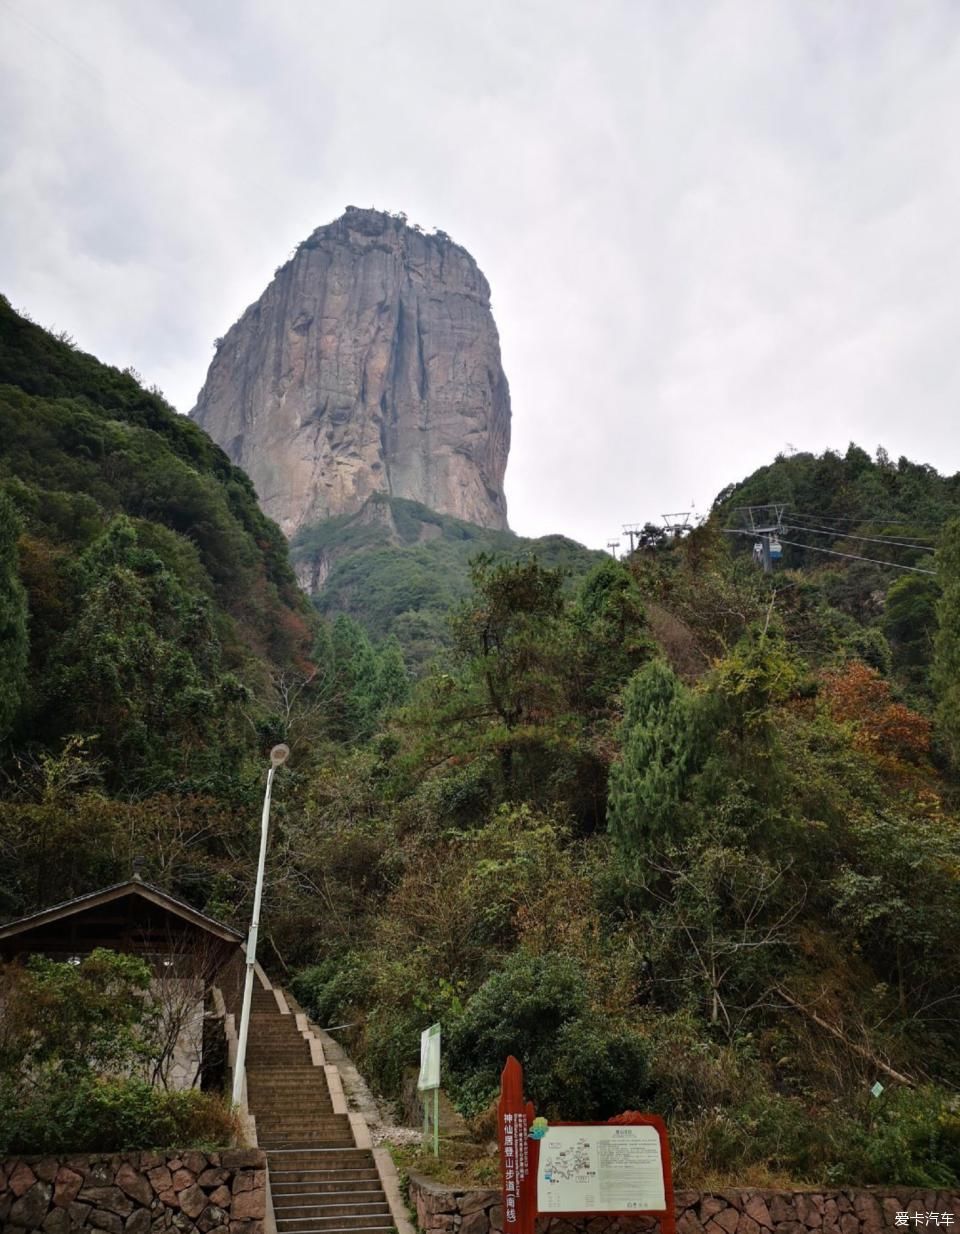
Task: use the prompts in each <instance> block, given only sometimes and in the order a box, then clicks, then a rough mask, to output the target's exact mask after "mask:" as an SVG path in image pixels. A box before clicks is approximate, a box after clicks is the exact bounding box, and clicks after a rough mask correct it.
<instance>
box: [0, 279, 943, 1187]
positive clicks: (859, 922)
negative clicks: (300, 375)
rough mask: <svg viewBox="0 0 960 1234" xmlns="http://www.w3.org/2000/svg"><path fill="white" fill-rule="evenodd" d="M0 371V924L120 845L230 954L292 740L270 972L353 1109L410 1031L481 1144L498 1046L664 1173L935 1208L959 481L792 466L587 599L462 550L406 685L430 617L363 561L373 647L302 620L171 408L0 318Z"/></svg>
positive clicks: (546, 1099)
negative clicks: (292, 996)
mask: <svg viewBox="0 0 960 1234" xmlns="http://www.w3.org/2000/svg"><path fill="white" fill-rule="evenodd" d="M0 382H2V383H3V384H2V385H0V422H2V426H3V434H2V437H0V489H2V496H0V641H2V649H0V650H2V654H0V672H2V673H3V687H2V694H0V701H2V707H0V726H2V731H0V738H2V743H3V744H2V770H3V779H2V783H0V919H3V918H8V917H13V916H16V915H18V914H19V913H21V912H26V911H29V910H30V909H33V908H36V907H39V906H42V905H44V904H48V903H51V902H54V901H57V900H60V899H63V898H65V897H66V896H69V895H72V894H78V893H80V892H83V891H89V890H92V889H94V888H96V887H98V886H101V885H103V884H105V883H107V882H110V881H112V880H114V879H116V878H120V877H127V876H128V875H129V873H130V870H131V867H132V862H133V860H134V858H139V859H140V860H141V862H142V868H143V873H144V877H146V878H148V879H150V880H151V881H153V882H156V883H158V884H160V885H162V886H164V887H167V888H169V889H170V890H173V891H175V892H176V893H177V894H179V895H182V896H184V897H185V898H187V899H188V900H190V901H191V902H192V903H195V904H196V905H197V906H198V907H201V908H205V909H206V910H207V911H208V912H211V913H213V914H214V915H217V916H221V917H223V918H224V919H225V920H229V921H232V922H234V923H236V924H237V925H239V926H241V927H242V926H243V925H244V924H245V922H246V920H247V919H248V913H249V898H248V897H249V889H250V886H251V882H252V871H253V864H254V859H255V845H256V835H257V830H258V822H259V800H260V793H261V791H262V783H263V771H264V753H265V751H266V750H267V749H269V746H270V745H271V744H272V742H274V741H275V740H278V739H285V740H287V741H288V742H289V743H290V745H291V746H292V751H293V753H292V756H291V759H290V763H289V767H288V768H285V769H284V770H283V771H282V772H281V773H280V774H279V776H278V779H277V783H276V786H275V799H274V802H275V804H274V813H273V832H272V843H271V850H270V854H269V858H268V880H267V888H266V895H265V900H264V909H263V929H262V932H261V940H262V948H263V950H262V953H261V954H262V958H263V960H264V963H265V964H266V965H267V966H268V968H270V969H272V970H274V971H275V972H276V973H277V975H278V976H279V977H280V978H281V980H283V981H284V982H285V983H288V984H291V985H292V986H293V988H294V990H295V991H296V992H297V994H298V996H299V997H300V999H301V1000H302V1001H303V1002H304V1003H306V1004H307V1005H308V1006H309V1007H310V1009H311V1011H312V1012H313V1014H314V1015H315V1016H316V1017H317V1019H318V1021H319V1022H320V1023H321V1024H325V1025H348V1026H350V1027H349V1028H348V1029H347V1030H346V1042H347V1044H348V1046H349V1048H350V1049H351V1051H352V1052H353V1053H354V1055H355V1057H356V1060H357V1062H358V1063H359V1065H360V1066H361V1067H362V1069H363V1070H364V1072H365V1074H366V1075H367V1077H368V1078H369V1079H370V1080H371V1082H372V1083H374V1084H375V1085H376V1086H377V1087H378V1088H379V1089H380V1090H381V1091H383V1092H385V1093H388V1094H394V1093H396V1092H397V1091H398V1090H399V1088H400V1085H401V1083H402V1080H403V1075H404V1071H405V1069H406V1068H408V1067H410V1066H413V1065H415V1064H416V1061H417V1057H418V1048H419V1034H420V1031H421V1030H422V1028H423V1027H425V1026H426V1025H427V1024H429V1023H431V1022H433V1021H434V1020H439V1021H440V1022H441V1023H442V1025H443V1033H444V1043H445V1044H444V1051H445V1068H446V1070H445V1082H446V1084H447V1085H448V1088H449V1091H450V1093H451V1096H452V1097H453V1098H454V1100H455V1101H456V1102H457V1103H458V1105H459V1106H460V1108H461V1109H462V1110H463V1111H464V1112H465V1113H466V1114H468V1115H469V1116H471V1117H472V1118H474V1119H475V1122H474V1123H473V1126H474V1129H475V1131H476V1134H477V1138H478V1142H479V1143H482V1142H483V1141H484V1139H485V1138H489V1130H490V1123H489V1117H490V1113H489V1112H490V1102H491V1098H492V1096H493V1093H494V1091H495V1088H496V1083H497V1077H498V1074H499V1070H500V1067H501V1066H502V1063H503V1059H504V1057H505V1055H506V1054H507V1053H508V1052H513V1053H515V1054H517V1055H518V1056H519V1057H521V1058H522V1059H523V1061H524V1064H525V1067H526V1074H527V1080H528V1086H529V1089H530V1096H531V1097H532V1098H533V1099H534V1100H535V1101H536V1102H537V1103H538V1105H539V1107H540V1109H541V1110H542V1112H543V1113H545V1114H547V1115H548V1116H550V1117H554V1118H556V1117H558V1116H565V1117H567V1118H578V1117H584V1118H594V1117H596V1118H605V1117H607V1116H609V1115H611V1114H614V1113H617V1112H619V1111H621V1110H623V1109H624V1108H625V1107H632V1108H641V1107H642V1108H645V1109H650V1110H656V1111H662V1112H663V1113H665V1114H666V1116H667V1118H668V1120H669V1123H670V1127H671V1131H672V1135H673V1142H674V1146H675V1158H676V1167H677V1173H678V1177H679V1179H680V1181H682V1182H686V1183H701V1182H705V1181H708V1180H711V1179H712V1180H714V1181H716V1180H721V1179H722V1180H726V1181H729V1182H734V1181H736V1182H741V1183H744V1184H745V1183H748V1182H750V1181H754V1182H763V1181H768V1182H769V1181H772V1180H774V1179H786V1178H789V1179H790V1180H793V1181H807V1182H811V1183H826V1182H841V1181H849V1182H871V1181H877V1182H884V1183H893V1182H900V1183H905V1184H906V1183H909V1184H915V1185H917V1186H933V1185H934V1184H937V1185H955V1184H956V1183H958V1182H960V1114H958V1113H957V1109H956V1092H957V1086H958V1084H960V1033H958V1029H957V1024H958V1016H957V1011H958V1005H960V955H958V952H957V947H956V940H957V937H958V932H960V881H958V880H960V818H958V813H957V810H958V778H957V776H958V769H960V521H958V520H957V519H956V517H955V515H956V512H957V495H958V487H957V480H956V478H953V479H943V478H941V477H939V476H937V475H936V473H934V472H932V471H931V470H930V469H927V468H919V467H916V466H915V465H914V464H910V463H907V462H906V461H902V462H901V463H898V464H896V465H894V464H892V463H890V462H889V460H887V459H885V458H884V457H882V456H881V457H879V458H878V459H876V460H871V459H870V458H869V457H867V456H866V455H864V454H863V453H862V451H858V450H856V449H853V448H852V449H851V450H850V451H849V452H848V453H847V455H846V456H845V457H839V456H834V455H826V456H823V457H820V458H814V457H812V456H801V455H798V456H794V457H792V458H787V459H781V460H778V461H777V463H776V464H774V465H773V467H771V468H770V469H766V470H765V471H762V472H760V473H757V474H756V475H754V476H752V477H750V478H749V479H748V480H747V481H744V482H743V484H742V485H740V486H737V487H736V488H735V489H731V490H730V491H728V492H726V493H725V494H723V495H722V499H721V500H720V501H719V502H718V505H717V508H716V510H715V511H714V514H713V515H712V516H711V518H710V520H709V521H708V522H707V523H706V524H705V525H704V526H702V527H700V528H698V529H697V530H696V531H694V532H693V533H692V534H691V535H689V536H687V537H686V538H684V539H678V540H675V541H669V540H664V539H662V538H660V539H659V541H658V540H657V538H655V537H650V538H648V540H647V541H645V543H646V544H647V545H648V546H647V547H644V548H642V549H640V550H639V551H638V552H637V553H635V554H634V555H633V556H632V557H631V558H630V559H629V560H628V561H627V562H624V563H620V562H614V561H612V560H611V559H609V558H606V559H603V560H602V561H600V562H599V563H598V564H596V565H595V566H593V568H592V569H590V570H589V572H588V573H586V574H582V575H581V577H579V578H570V577H569V576H568V575H567V574H565V573H564V571H563V570H560V569H555V568H552V566H551V565H550V564H547V563H546V562H545V561H544V560H540V559H537V558H530V557H528V556H526V555H525V556H524V557H523V558H522V559H521V560H515V559H513V558H511V556H510V554H509V553H508V552H505V555H504V556H503V557H501V558H500V559H495V558H493V557H491V556H489V555H487V556H483V555H481V556H479V557H478V558H476V559H474V560H473V562H472V564H471V565H470V566H469V567H468V570H469V586H468V588H466V589H465V593H463V594H462V598H461V591H460V589H459V587H455V588H452V589H451V590H450V592H449V595H448V596H447V595H442V596H441V594H440V593H439V592H435V593H433V598H432V599H430V600H429V602H426V603H425V604H424V605H422V606H421V607H423V608H424V609H425V610H426V611H427V612H429V613H431V614H432V616H431V621H433V622H435V623H437V624H439V623H440V622H441V621H443V622H445V623H446V627H445V630H444V633H443V636H442V638H441V639H438V640H437V641H438V645H440V647H441V650H440V652H439V654H437V655H436V656H435V657H434V658H432V659H430V658H429V657H428V654H427V651H426V650H423V649H421V650H422V654H421V655H420V658H419V661H418V663H417V671H418V673H419V678H418V679H417V680H415V681H414V680H412V674H411V673H410V671H409V667H408V666H405V664H404V658H403V655H402V653H401V648H400V644H399V642H398V640H397V638H396V637H394V638H383V636H384V635H386V634H388V633H392V634H393V635H394V636H396V635H397V634H398V630H397V627H396V625H395V624H393V623H395V622H396V619H397V616H398V615H400V614H402V613H403V612H409V611H416V608H415V607H414V606H413V605H411V606H409V607H408V608H406V609H399V608H396V605H395V604H394V602H393V601H392V600H391V601H390V602H389V603H386V604H384V603H383V594H384V593H383V590H382V589H381V585H380V584H378V585H377V586H375V587H373V590H372V591H371V593H370V600H369V605H370V608H369V611H367V612H365V599H364V595H365V592H364V588H365V586H366V585H367V583H369V582H370V580H372V579H373V580H375V579H376V578H377V577H378V576H377V573H376V571H374V570H373V569H372V567H371V570H370V572H369V573H368V574H365V573H364V571H363V569H361V567H360V566H359V565H356V564H355V565H353V566H351V571H352V573H351V574H350V575H349V578H348V579H347V580H346V581H345V582H344V585H343V590H342V591H341V593H340V594H341V595H342V596H348V597H349V604H347V601H346V600H345V601H344V605H343V607H349V611H350V613H352V614H354V615H355V616H356V617H364V619H365V620H366V622H367V624H368V627H369V632H368V630H364V629H363V628H361V625H360V624H359V622H358V621H357V620H355V619H354V618H353V617H350V616H347V615H344V614H341V615H340V616H338V617H336V619H335V620H332V621H327V620H325V619H324V618H323V617H322V616H320V615H318V614H316V613H315V612H313V611H312V610H311V608H310V607H309V606H308V605H307V604H306V601H305V600H304V599H303V598H302V596H301V595H300V593H298V592H297V591H296V589H295V587H294V585H293V581H292V580H293V576H292V574H291V572H290V568H289V566H288V564H287V561H286V556H285V549H284V544H283V541H282V538H281V537H280V535H279V533H278V532H277V530H276V529H275V528H274V527H273V526H272V525H271V524H269V523H268V522H266V521H265V520H264V519H263V517H262V516H261V515H260V514H259V513H258V511H257V507H256V503H255V500H254V496H253V493H252V490H251V488H250V485H249V482H248V481H247V480H246V479H245V478H244V477H243V475H242V474H241V473H239V472H237V471H236V469H234V468H233V467H231V465H230V464H229V462H228V461H227V459H226V458H225V456H224V455H223V454H221V453H220V451H219V450H218V449H217V448H216V447H214V446H213V445H212V443H210V442H209V440H208V439H207V438H206V437H205V436H204V434H203V433H202V432H201V431H200V430H198V429H197V428H196V427H195V426H194V425H192V424H190V423H189V422H188V421H186V420H183V419H181V418H180V417H177V416H176V415H175V414H174V413H173V412H172V410H171V409H170V408H169V407H167V406H166V405H165V404H164V402H163V400H162V398H161V397H160V396H159V395H158V394H151V393H148V392H145V391H144V390H143V389H142V388H141V386H140V384H139V383H138V382H137V381H136V379H135V378H134V377H133V376H131V375H125V374H122V373H119V372H117V371H116V370H113V369H109V368H107V367H105V366H103V365H100V364H99V363H98V362H97V361H96V360H94V359H93V358H92V357H89V356H84V355H82V354H80V353H78V352H77V351H75V350H74V349H73V348H72V347H71V346H70V345H69V343H68V342H65V341H62V340H56V339H54V338H52V337H51V336H50V335H48V334H47V333H45V332H44V331H41V330H39V329H38V328H37V327H36V326H34V325H32V324H31V323H29V322H27V321H25V320H24V319H22V318H20V317H18V316H17V315H16V314H14V313H13V312H12V310H10V309H9V306H8V305H6V304H5V303H3V304H2V305H0ZM641 483H642V477H638V485H639V484H641ZM771 502H779V503H786V504H787V511H786V512H785V513H784V515H783V522H784V525H785V526H789V527H790V528H791V530H790V532H789V533H788V532H787V531H786V530H785V531H783V533H782V534H783V539H784V541H787V540H795V541H796V542H797V543H796V545H793V544H791V545H787V544H785V545H784V557H783V560H782V562H781V563H780V564H779V565H778V566H777V568H776V570H775V572H774V573H772V574H770V575H765V574H764V573H763V572H762V570H760V569H759V568H758V567H757V565H756V564H755V563H754V561H753V558H752V552H751V545H752V542H753V537H752V536H750V535H746V536H745V535H742V534H740V533H741V532H743V531H744V530H746V527H745V524H744V519H743V517H742V515H741V514H740V513H738V511H739V509H740V508H741V507H744V506H749V505H763V504H768V503H771ZM405 514H410V515H411V520H412V521H411V523H410V526H411V527H422V526H423V525H424V524H425V523H429V521H430V520H429V519H428V518H427V517H426V515H424V514H423V513H422V511H417V510H414V511H412V512H411V511H409V510H407V509H406V507H405V506H397V507H395V508H393V509H392V513H391V517H392V518H393V519H394V520H397V519H399V520H400V521H401V523H402V521H403V518H404V516H405ZM413 515H416V518H413ZM804 515H805V516H806V517H807V520H808V521H807V522H806V523H805V524H804V526H805V527H806V528H807V532H808V533H809V532H810V531H811V530H812V529H813V528H814V527H816V528H817V529H818V530H819V532H820V533H822V534H819V535H817V536H814V535H812V534H806V535H805V534H804V533H803V531H802V529H801V528H800V523H801V521H802V517H803V516H804ZM814 515H815V516H816V518H817V519H818V520H819V522H816V523H815V522H813V521H812V519H813V516H814ZM841 519H844V520H848V521H845V522H843V523H842V524H841V523H840V520H841ZM838 524H839V527H840V529H839V530H837V531H836V534H834V533H833V531H832V530H831V529H832V528H834V527H837V526H838ZM437 525H438V526H439V527H440V532H439V533H438V534H437V535H436V536H434V538H433V539H432V540H430V541H429V542H426V541H425V540H424V539H422V538H421V537H422V532H421V531H420V530H416V532H415V537H416V538H415V540H414V539H411V541H410V547H411V548H414V547H417V548H419V547H425V548H429V547H430V544H433V543H436V544H449V543H454V548H455V551H456V554H457V560H458V561H459V560H460V554H461V553H465V552H467V550H466V549H464V548H461V547H460V545H459V544H458V543H455V541H457V538H458V537H457V535H456V534H455V528H450V527H448V526H447V524H446V522H445V521H441V522H440V523H438V524H437ZM361 526H362V525H361ZM340 530H341V531H342V530H343V529H342V528H341V529H340ZM338 534H339V533H338ZM350 534H357V535H359V534H361V532H351V533H350ZM378 534H379V533H378ZM413 534H414V533H413V532H411V536H413ZM431 534H432V533H431ZM868 537H869V539H870V540H874V541H877V542H876V543H873V544H870V543H868V542H867V540H868ZM401 538H402V535H401ZM463 539H464V540H465V541H466V542H467V545H468V546H469V536H466V535H465V536H464V537H463ZM897 540H899V541H900V543H894V541H897ZM741 542H742V546H741ZM814 545H818V546H820V547H821V548H826V549H829V550H830V553H824V552H819V551H815V550H814V548H813V546H814ZM801 546H805V547H801ZM317 547H318V546H314V548H315V549H317ZM319 547H323V546H319ZM504 547H505V549H506V547H507V546H504ZM561 548H562V549H563V551H564V552H565V551H566V549H565V547H564V546H561ZM788 548H789V549H791V550H795V551H796V554H797V555H796V556H794V557H791V556H789V555H788V553H787V549H788ZM868 550H869V551H868ZM443 551H444V552H448V551H451V552H452V551H454V550H453V549H449V548H445V549H444V550H443ZM833 553H845V554H846V553H849V556H833V555H832V554H833ZM365 555H366V557H367V558H368V559H371V558H373V557H375V556H376V550H372V549H371V550H369V551H367V552H366V554H365V553H362V552H358V553H357V554H355V555H354V558H353V560H354V562H355V563H359V562H362V561H363V560H364V556H365ZM862 557H872V558H874V560H873V561H868V562H864V561H862V560H857V558H862ZM438 559H439V558H438ZM414 560H419V559H417V558H415V559H414ZM884 561H885V562H888V563H893V564H882V563H883V562H884ZM878 562H879V564H878ZM908 565H909V566H914V567H915V569H917V570H921V571H924V572H923V573H914V572H913V571H911V570H905V569H901V568H898V567H903V566H908ZM926 571H930V572H929V573H927V572H926ZM424 585H426V584H425V583H424ZM445 608H447V610H448V611H446V612H444V609H445ZM878 1081H879V1083H880V1084H881V1085H883V1091H882V1092H881V1093H880V1095H879V1096H872V1095H871V1091H870V1090H871V1086H873V1085H875V1084H876V1083H877V1082H878Z"/></svg>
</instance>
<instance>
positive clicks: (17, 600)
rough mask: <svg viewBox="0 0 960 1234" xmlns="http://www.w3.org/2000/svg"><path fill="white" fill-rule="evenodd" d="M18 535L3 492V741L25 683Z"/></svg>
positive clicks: (0, 701)
mask: <svg viewBox="0 0 960 1234" xmlns="http://www.w3.org/2000/svg"><path fill="white" fill-rule="evenodd" d="M19 535H20V520H19V518H18V517H17V512H16V509H15V508H14V505H13V502H12V501H11V500H10V498H9V497H8V496H7V494H6V493H4V492H3V491H2V490H0V740H3V738H5V737H6V736H7V735H8V734H9V732H10V730H11V728H12V726H13V722H14V720H15V718H16V715H17V712H18V710H19V708H20V703H21V702H22V700H23V692H24V686H25V683H26V670H27V651H28V647H29V643H28V637H27V596H26V592H25V591H24V588H23V584H22V583H21V582H20V575H19V571H18V560H17V539H18V537H19Z"/></svg>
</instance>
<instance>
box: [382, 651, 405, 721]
mask: <svg viewBox="0 0 960 1234" xmlns="http://www.w3.org/2000/svg"><path fill="white" fill-rule="evenodd" d="M409 697H410V678H409V676H408V674H407V667H406V665H405V664H404V661H403V651H402V650H401V648H400V643H399V642H398V640H397V639H396V638H394V637H393V636H391V637H390V638H388V639H387V641H386V642H385V643H384V645H383V646H382V647H381V648H380V653H379V655H378V657H377V682H376V704H377V712H378V713H379V712H382V711H386V710H389V709H390V708H391V707H400V706H401V705H402V704H403V703H405V702H406V701H407V699H408V698H409Z"/></svg>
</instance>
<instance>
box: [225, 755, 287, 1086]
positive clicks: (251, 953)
mask: <svg viewBox="0 0 960 1234" xmlns="http://www.w3.org/2000/svg"><path fill="white" fill-rule="evenodd" d="M289 756H290V748H289V746H284V745H279V746H274V747H273V749H272V750H271V751H270V770H269V771H268V772H267V791H266V793H265V794H264V798H263V817H262V819H261V821H260V862H259V865H258V866H257V889H256V891H255V892H254V895H253V916H252V917H251V918H250V933H249V935H248V936H247V974H246V979H245V981H244V983H243V1010H242V1011H241V1012H240V1035H239V1037H238V1040H237V1059H236V1062H235V1064H234V1068H233V1104H234V1105H239V1104H240V1099H241V1097H242V1096H243V1083H244V1069H245V1067H246V1062H247V1038H248V1037H249V1036H250V1004H251V1002H252V1001H253V969H254V965H255V964H256V962H257V933H258V931H259V929H260V901H261V900H262V899H263V871H264V868H265V866H266V864H267V833H268V831H269V829H270V790H271V789H272V788H273V774H274V772H275V771H276V770H277V768H278V767H282V766H283V764H284V763H285V762H286V761H287V759H288V758H289Z"/></svg>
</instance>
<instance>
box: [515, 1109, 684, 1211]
mask: <svg viewBox="0 0 960 1234" xmlns="http://www.w3.org/2000/svg"><path fill="white" fill-rule="evenodd" d="M666 1209H667V1194H666V1184H665V1172H664V1160H663V1145H662V1143H661V1137H660V1134H659V1132H658V1130H657V1128H656V1127H654V1126H650V1125H646V1126H617V1125H611V1124H610V1123H602V1124H599V1125H594V1124H590V1123H581V1124H577V1125H564V1124H560V1125H559V1126H558V1125H552V1126H551V1127H550V1128H549V1129H548V1131H547V1132H546V1134H545V1135H544V1137H543V1139H542V1140H541V1141H540V1161H539V1167H538V1172H537V1211H538V1212H540V1213H543V1214H544V1215H546V1214H553V1213H623V1212H665V1211H666Z"/></svg>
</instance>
